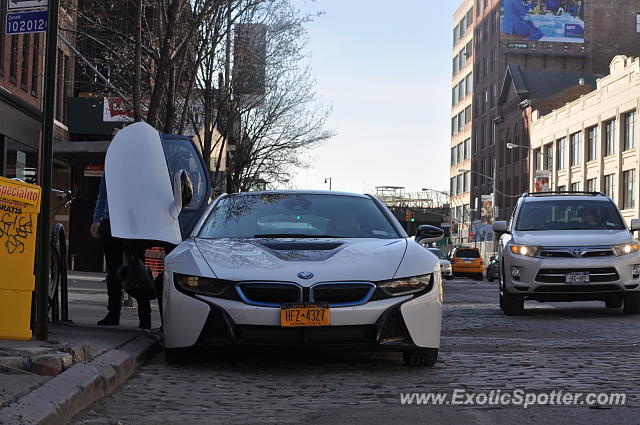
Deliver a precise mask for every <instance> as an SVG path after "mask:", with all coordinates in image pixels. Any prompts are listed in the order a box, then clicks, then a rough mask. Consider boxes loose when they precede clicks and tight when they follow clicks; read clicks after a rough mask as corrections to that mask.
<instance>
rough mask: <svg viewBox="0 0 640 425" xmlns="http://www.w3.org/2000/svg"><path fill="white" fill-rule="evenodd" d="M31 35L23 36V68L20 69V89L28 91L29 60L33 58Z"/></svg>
mask: <svg viewBox="0 0 640 425" xmlns="http://www.w3.org/2000/svg"><path fill="white" fill-rule="evenodd" d="M30 50H31V34H25V35H23V36H22V64H21V66H22V68H21V69H20V87H21V88H22V90H24V91H27V90H28V88H29V59H30V56H31V52H30Z"/></svg>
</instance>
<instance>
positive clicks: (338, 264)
mask: <svg viewBox="0 0 640 425" xmlns="http://www.w3.org/2000/svg"><path fill="white" fill-rule="evenodd" d="M194 244H195V246H197V249H198V251H199V252H200V254H201V255H202V258H203V259H204V261H206V262H207V264H208V265H209V267H210V268H211V270H212V271H213V273H214V274H215V276H216V277H217V278H219V279H225V280H233V281H255V280H262V281H286V282H296V283H299V284H301V285H304V286H307V285H311V284H313V283H317V282H331V281H339V280H346V281H357V280H365V281H380V280H386V279H392V278H393V277H394V275H395V274H396V271H397V270H398V268H399V266H400V263H401V262H402V259H403V257H404V255H405V251H406V249H407V241H406V240H405V239H304V240H300V239H269V240H263V239H261V240H257V239H195V240H194ZM301 272H308V273H312V274H313V277H311V278H310V279H301V278H300V277H298V273H301Z"/></svg>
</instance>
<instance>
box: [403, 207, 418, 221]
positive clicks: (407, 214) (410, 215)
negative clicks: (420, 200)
mask: <svg viewBox="0 0 640 425" xmlns="http://www.w3.org/2000/svg"><path fill="white" fill-rule="evenodd" d="M404 219H405V221H410V222H412V223H414V222H415V221H416V218H415V213H414V212H413V211H411V210H407V211H406V212H405V214H404Z"/></svg>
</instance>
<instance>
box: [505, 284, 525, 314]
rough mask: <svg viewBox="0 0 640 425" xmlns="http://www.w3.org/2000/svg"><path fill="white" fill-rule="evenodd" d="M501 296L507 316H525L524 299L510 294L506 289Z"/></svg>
mask: <svg viewBox="0 0 640 425" xmlns="http://www.w3.org/2000/svg"><path fill="white" fill-rule="evenodd" d="M500 295H501V300H502V310H503V311H504V314H505V316H521V315H523V314H524V298H521V297H518V296H516V295H513V294H510V293H509V292H508V291H507V290H506V289H504V288H503V290H502V292H501V293H500Z"/></svg>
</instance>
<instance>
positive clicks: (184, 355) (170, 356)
mask: <svg viewBox="0 0 640 425" xmlns="http://www.w3.org/2000/svg"><path fill="white" fill-rule="evenodd" d="M164 358H165V360H166V361H167V364H169V365H172V366H173V365H176V366H178V365H187V364H189V363H191V361H192V360H191V352H190V351H189V350H186V349H184V348H165V349H164Z"/></svg>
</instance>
